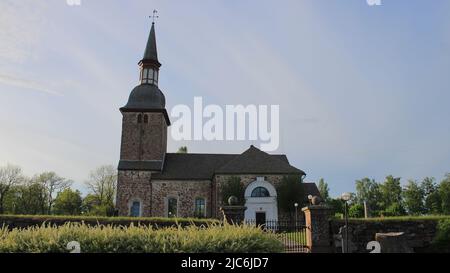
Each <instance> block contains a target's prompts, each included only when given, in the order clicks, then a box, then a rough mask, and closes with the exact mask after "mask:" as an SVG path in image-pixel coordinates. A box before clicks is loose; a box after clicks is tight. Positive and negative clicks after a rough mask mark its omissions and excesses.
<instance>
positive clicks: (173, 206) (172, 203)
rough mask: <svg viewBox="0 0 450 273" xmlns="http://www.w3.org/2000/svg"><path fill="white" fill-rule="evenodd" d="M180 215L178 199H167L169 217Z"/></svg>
mask: <svg viewBox="0 0 450 273" xmlns="http://www.w3.org/2000/svg"><path fill="white" fill-rule="evenodd" d="M177 215H178V200H177V199H176V198H173V197H171V198H169V199H167V217H169V218H170V217H177Z"/></svg>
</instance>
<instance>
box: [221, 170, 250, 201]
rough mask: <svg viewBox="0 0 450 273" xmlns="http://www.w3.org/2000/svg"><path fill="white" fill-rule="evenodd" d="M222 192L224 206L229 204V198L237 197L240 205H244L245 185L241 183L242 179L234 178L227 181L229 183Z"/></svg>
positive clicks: (223, 187) (224, 185) (222, 188)
mask: <svg viewBox="0 0 450 273" xmlns="http://www.w3.org/2000/svg"><path fill="white" fill-rule="evenodd" d="M221 192H222V202H223V204H228V198H230V197H231V196H236V197H237V199H238V204H239V205H243V204H244V201H245V198H244V192H245V188H244V184H243V183H242V182H241V178H239V177H238V176H232V177H230V178H228V179H227V181H226V182H225V183H224V184H223V185H222V187H221Z"/></svg>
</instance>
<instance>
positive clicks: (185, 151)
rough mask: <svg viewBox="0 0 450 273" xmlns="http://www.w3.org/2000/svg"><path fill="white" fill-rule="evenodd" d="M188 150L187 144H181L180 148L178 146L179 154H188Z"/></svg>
mask: <svg viewBox="0 0 450 273" xmlns="http://www.w3.org/2000/svg"><path fill="white" fill-rule="evenodd" d="M187 152H188V148H187V147H186V146H181V147H180V148H178V151H177V153H178V154H187Z"/></svg>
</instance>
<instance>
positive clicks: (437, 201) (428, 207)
mask: <svg viewBox="0 0 450 273" xmlns="http://www.w3.org/2000/svg"><path fill="white" fill-rule="evenodd" d="M420 187H421V188H422V191H423V193H424V208H425V213H427V214H436V215H437V214H441V213H442V206H441V203H442V202H441V197H440V195H439V191H438V185H437V184H436V182H435V178H434V177H425V178H424V179H423V180H422V183H421V185H420Z"/></svg>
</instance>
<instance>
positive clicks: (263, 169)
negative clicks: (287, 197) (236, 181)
mask: <svg viewBox="0 0 450 273" xmlns="http://www.w3.org/2000/svg"><path fill="white" fill-rule="evenodd" d="M215 173H216V174H246V173H255V174H298V175H304V174H305V173H304V172H303V171H302V170H299V169H297V168H295V167H293V166H291V165H290V164H289V162H288V160H287V158H286V156H284V159H280V157H276V156H273V155H269V154H268V153H266V152H263V151H261V150H259V149H258V148H256V147H255V146H253V145H252V146H250V148H249V149H248V150H247V151H245V152H243V153H242V154H240V155H239V156H237V157H235V158H234V159H233V160H231V161H230V162H228V163H227V164H225V165H224V166H222V167H220V168H219V169H217V170H216V172H215Z"/></svg>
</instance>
